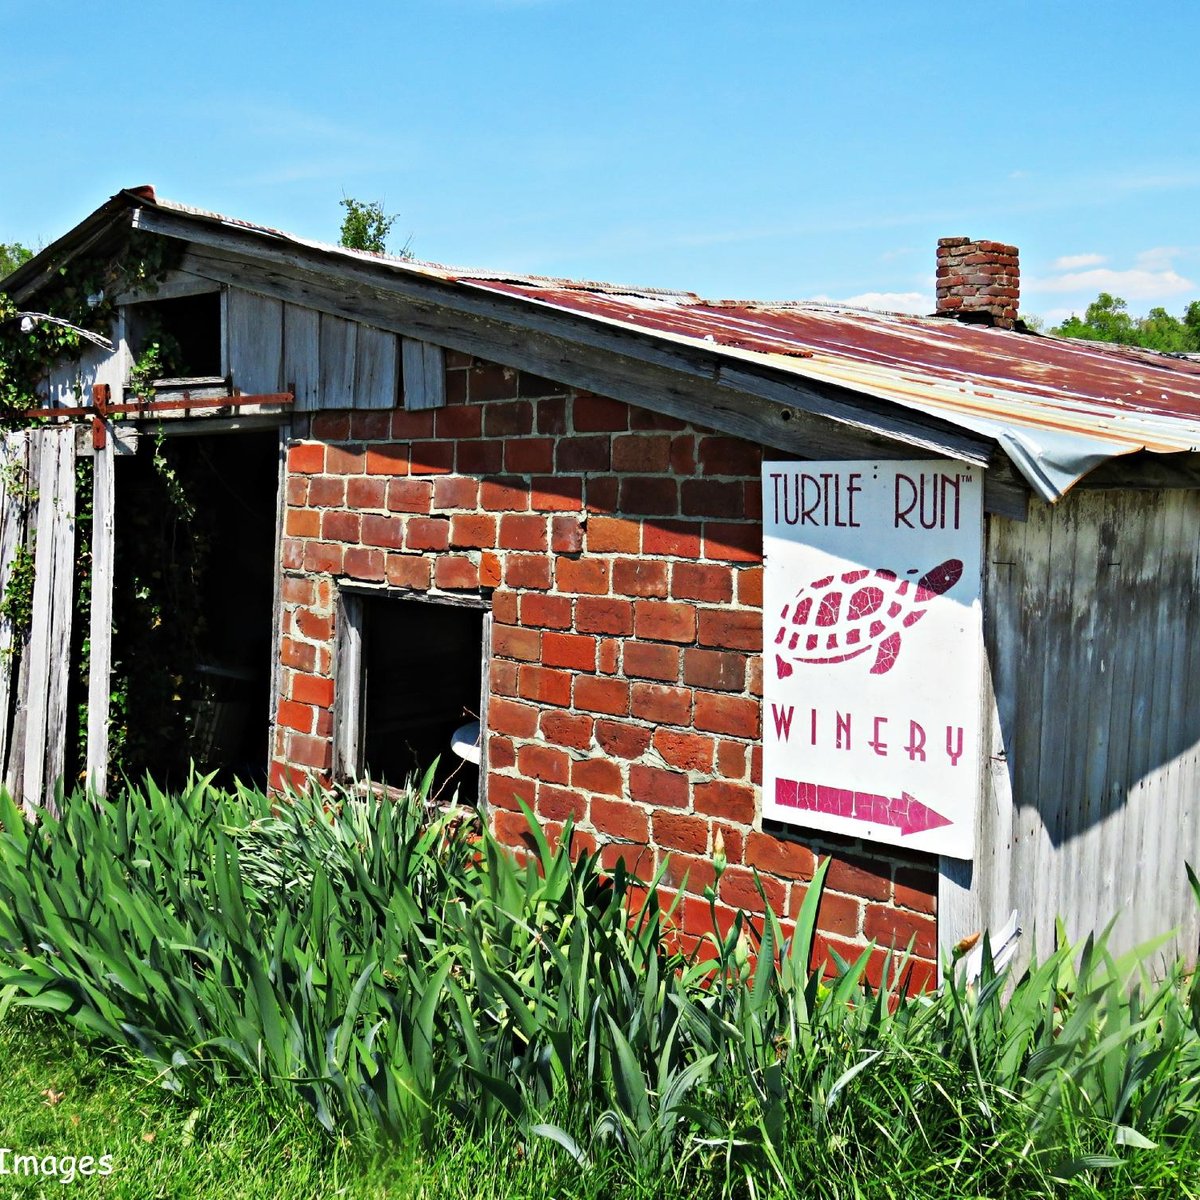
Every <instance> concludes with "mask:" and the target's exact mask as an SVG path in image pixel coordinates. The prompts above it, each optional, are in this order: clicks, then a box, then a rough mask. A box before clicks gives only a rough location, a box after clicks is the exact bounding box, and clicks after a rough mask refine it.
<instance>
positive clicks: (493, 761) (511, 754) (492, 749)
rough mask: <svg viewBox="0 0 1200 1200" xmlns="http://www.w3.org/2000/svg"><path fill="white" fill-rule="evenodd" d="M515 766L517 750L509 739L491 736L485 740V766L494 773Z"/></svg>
mask: <svg viewBox="0 0 1200 1200" xmlns="http://www.w3.org/2000/svg"><path fill="white" fill-rule="evenodd" d="M516 764H517V749H516V747H515V746H514V745H513V744H512V741H511V740H510V739H509V738H505V737H497V736H496V735H495V734H492V735H491V736H490V737H489V738H488V740H487V765H488V767H489V768H490V769H491V770H494V771H506V770H508V768H509V767H514V766H516Z"/></svg>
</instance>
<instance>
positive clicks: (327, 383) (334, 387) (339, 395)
mask: <svg viewBox="0 0 1200 1200" xmlns="http://www.w3.org/2000/svg"><path fill="white" fill-rule="evenodd" d="M320 346H321V351H320V353H321V375H320V392H321V398H320V407H321V408H353V407H354V357H355V353H356V351H357V348H358V324H357V323H356V322H354V321H347V320H343V319H342V318H341V317H331V316H329V315H328V314H327V313H322V314H321V334H320Z"/></svg>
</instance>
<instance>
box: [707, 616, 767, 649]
mask: <svg viewBox="0 0 1200 1200" xmlns="http://www.w3.org/2000/svg"><path fill="white" fill-rule="evenodd" d="M698 616H699V620H698V624H697V633H696V641H697V642H698V643H699V644H700V645H701V646H717V647H719V648H720V649H722V650H750V651H752V652H754V653H756V654H757V653H758V652H760V651H761V650H762V648H763V626H762V613H761V612H760V611H758V610H757V609H729V608H702V609H700V611H699V614H698Z"/></svg>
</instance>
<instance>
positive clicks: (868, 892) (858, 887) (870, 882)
mask: <svg viewBox="0 0 1200 1200" xmlns="http://www.w3.org/2000/svg"><path fill="white" fill-rule="evenodd" d="M891 876H892V870H891V865H890V864H889V863H886V862H882V861H880V860H879V859H874V858H853V857H850V856H847V855H841V854H837V855H834V856H833V858H832V861H831V862H830V864H829V871H828V873H827V874H826V876H825V886H826V887H827V888H830V889H831V890H833V891H835V892H845V893H846V894H847V895H850V896H862V897H864V898H865V899H867V900H887V899H889V898H890V896H891V894H892V878H891Z"/></svg>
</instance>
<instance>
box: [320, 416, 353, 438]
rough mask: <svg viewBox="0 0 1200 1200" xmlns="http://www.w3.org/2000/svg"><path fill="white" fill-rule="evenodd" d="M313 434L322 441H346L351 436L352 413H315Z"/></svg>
mask: <svg viewBox="0 0 1200 1200" xmlns="http://www.w3.org/2000/svg"><path fill="white" fill-rule="evenodd" d="M312 435H313V437H314V438H316V439H317V440H318V441H321V442H345V441H348V440H349V438H350V414H349V413H345V412H320V413H314V414H313V419H312Z"/></svg>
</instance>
